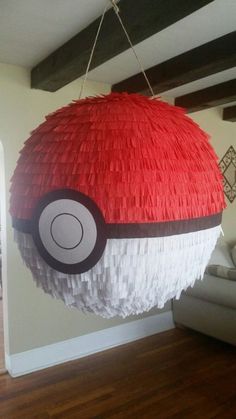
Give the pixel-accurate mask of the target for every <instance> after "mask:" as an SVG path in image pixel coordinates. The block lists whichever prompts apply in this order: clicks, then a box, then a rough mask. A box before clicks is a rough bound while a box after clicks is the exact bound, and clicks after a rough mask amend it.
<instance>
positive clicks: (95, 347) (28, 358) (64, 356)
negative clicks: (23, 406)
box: [6, 311, 175, 377]
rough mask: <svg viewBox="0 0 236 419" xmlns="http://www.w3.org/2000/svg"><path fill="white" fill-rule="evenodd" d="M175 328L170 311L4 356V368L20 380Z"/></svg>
mask: <svg viewBox="0 0 236 419" xmlns="http://www.w3.org/2000/svg"><path fill="white" fill-rule="evenodd" d="M174 327H175V326H174V323H173V316H172V311H167V312H165V313H160V314H156V315H154V316H149V317H145V318H144V319H140V320H135V321H132V322H129V323H125V324H121V325H119V326H115V327H110V328H108V329H103V330H99V331H98V332H93V333H89V334H87V335H83V336H79V337H76V338H73V339H69V340H66V341H62V342H58V343H54V344H52V345H47V346H43V347H40V348H35V349H32V350H29V351H25V352H21V353H17V354H13V355H6V368H7V370H8V372H9V374H10V375H11V376H12V377H19V376H21V375H25V374H29V373H31V372H34V371H38V370H41V369H44V368H48V367H52V366H54V365H58V364H62V363H64V362H67V361H72V360H75V359H78V358H82V357H84V356H88V355H92V354H94V353H96V352H100V351H104V350H106V349H109V348H113V347H115V346H119V345H123V344H125V343H128V342H132V341H135V340H137V339H141V338H144V337H146V336H151V335H154V334H156V333H160V332H163V331H165V330H169V329H173V328H174Z"/></svg>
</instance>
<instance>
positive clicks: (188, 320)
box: [173, 239, 236, 345]
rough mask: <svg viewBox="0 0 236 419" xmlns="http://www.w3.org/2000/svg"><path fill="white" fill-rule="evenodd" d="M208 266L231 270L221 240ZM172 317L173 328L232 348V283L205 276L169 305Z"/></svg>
mask: <svg viewBox="0 0 236 419" xmlns="http://www.w3.org/2000/svg"><path fill="white" fill-rule="evenodd" d="M209 264H216V265H223V266H227V267H229V268H235V265H234V263H233V261H232V258H231V255H230V249H229V248H228V246H227V245H226V244H225V243H224V242H223V241H222V239H221V240H220V241H219V242H218V244H217V246H216V249H215V250H214V252H213V254H212V257H211V260H210V262H209ZM173 314H174V321H175V323H176V325H177V326H178V325H180V326H185V327H188V328H191V329H194V330H197V331H199V332H202V333H204V334H206V335H209V336H213V337H215V338H218V339H220V340H223V341H225V342H228V343H231V344H234V345H236V281H231V280H228V279H223V278H219V277H215V276H213V275H208V274H205V275H204V279H203V281H197V282H196V283H195V285H194V287H193V288H189V289H188V290H187V291H186V292H183V293H182V296H181V298H180V300H178V301H176V300H175V301H174V302H173Z"/></svg>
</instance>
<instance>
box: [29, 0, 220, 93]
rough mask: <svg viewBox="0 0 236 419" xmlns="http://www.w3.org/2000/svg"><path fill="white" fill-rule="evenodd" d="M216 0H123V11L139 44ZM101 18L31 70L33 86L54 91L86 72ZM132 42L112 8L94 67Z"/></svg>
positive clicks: (123, 15)
mask: <svg viewBox="0 0 236 419" xmlns="http://www.w3.org/2000/svg"><path fill="white" fill-rule="evenodd" d="M212 1H213V0H194V1H193V0H145V1H144V0H120V2H119V9H120V15H121V17H122V19H123V21H124V24H125V26H126V27H127V30H128V32H129V34H130V37H131V39H132V42H133V44H134V45H135V44H137V43H139V42H141V41H143V40H144V39H146V38H148V37H150V36H152V35H154V34H155V33H157V32H159V31H161V30H163V29H165V28H166V27H168V26H170V25H172V24H173V23H175V22H177V21H178V20H180V19H183V18H184V17H185V16H188V15H189V14H191V13H193V12H194V11H196V10H198V9H200V8H201V7H203V6H205V5H207V4H209V3H211V2H212ZM99 21H100V18H99V19H96V20H95V21H94V22H92V23H91V24H90V25H89V26H88V27H87V28H85V29H84V30H82V31H81V32H79V33H78V34H77V35H76V36H74V37H73V38H72V39H71V40H69V41H68V42H66V43H65V44H64V45H62V46H61V47H60V48H58V49H57V50H56V51H54V52H53V53H52V54H50V55H49V56H48V57H47V58H45V59H44V60H43V61H42V62H41V63H39V64H38V65H37V66H36V67H34V68H33V69H32V71H31V86H32V88H36V89H42V90H47V91H50V92H54V91H56V90H58V89H60V88H61V87H63V86H65V85H66V84H68V83H70V82H72V81H73V80H75V79H76V78H78V77H80V76H82V75H83V74H84V72H85V69H86V65H87V63H88V60H89V55H90V51H91V47H92V43H93V40H94V38H95V34H96V31H97V28H98V24H99ZM128 48H129V44H128V42H127V39H126V37H125V35H124V33H123V31H122V29H121V27H120V24H119V22H118V19H117V16H116V15H115V13H114V11H113V10H112V9H110V10H108V11H107V13H106V16H105V19H104V22H103V26H102V29H101V32H100V35H99V39H98V42H97V46H96V49H95V53H94V57H93V60H92V64H91V67H90V68H91V70H92V69H93V68H96V67H97V66H99V65H101V64H103V63H104V62H106V61H108V60H110V59H111V58H113V57H114V56H116V55H118V54H120V53H121V52H123V51H125V50H127V49H128Z"/></svg>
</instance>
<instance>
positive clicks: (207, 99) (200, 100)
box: [175, 79, 236, 112]
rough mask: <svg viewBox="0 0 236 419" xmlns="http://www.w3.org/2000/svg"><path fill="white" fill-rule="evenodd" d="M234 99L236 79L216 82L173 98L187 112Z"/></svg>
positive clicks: (222, 103) (235, 98)
mask: <svg viewBox="0 0 236 419" xmlns="http://www.w3.org/2000/svg"><path fill="white" fill-rule="evenodd" d="M235 100H236V79H234V80H230V81H227V82H225V83H221V84H217V85H215V86H211V87H208V88H206V89H202V90H198V91H197V92H193V93H189V94H188V95H184V96H179V97H177V98H176V99H175V105H176V106H181V107H183V108H185V109H187V111H188V112H196V111H201V110H203V109H208V108H212V107H214V106H220V105H224V104H225V103H230V102H233V101H235Z"/></svg>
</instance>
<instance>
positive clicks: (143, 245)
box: [15, 226, 221, 318]
mask: <svg viewBox="0 0 236 419" xmlns="http://www.w3.org/2000/svg"><path fill="white" fill-rule="evenodd" d="M220 231H221V227H220V226H217V227H213V228H209V229H206V230H201V231H197V232H192V233H186V234H178V235H174V236H167V237H156V238H141V239H138V238H135V239H109V240H108V241H107V245H106V248H105V251H104V253H103V256H102V257H101V259H100V260H99V262H98V263H97V264H96V265H95V266H94V267H93V268H92V269H90V270H89V271H87V272H85V273H83V274H78V275H69V274H63V273H61V272H58V271H56V270H54V269H52V268H51V267H49V266H48V265H47V263H46V262H45V261H44V260H43V259H42V258H41V256H40V255H39V253H38V251H37V249H36V247H35V244H34V242H33V239H32V236H31V235H30V234H25V233H20V232H18V231H16V230H15V240H16V242H17V244H18V247H19V250H20V252H21V255H22V258H23V260H24V262H25V263H26V265H27V267H28V268H29V269H30V270H31V272H32V275H33V278H34V280H35V282H36V284H37V286H38V287H40V288H42V289H43V290H44V291H45V292H46V293H47V294H50V295H52V296H53V297H55V298H58V299H60V300H63V301H64V303H65V304H66V305H67V306H70V307H76V308H78V309H80V310H82V311H83V312H92V313H95V314H98V315H100V316H102V317H106V318H110V317H114V316H122V317H126V316H129V315H131V314H139V313H142V312H144V311H148V310H150V309H151V308H153V307H158V308H162V307H163V306H164V304H165V303H166V302H167V301H168V300H170V299H171V298H179V297H180V294H181V291H183V290H186V289H187V288H188V287H189V286H193V284H194V282H195V280H197V279H202V278H203V274H204V271H205V268H206V265H207V263H208V261H209V259H210V256H211V253H212V251H213V249H214V247H215V245H216V241H217V239H218V237H219V235H220Z"/></svg>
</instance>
